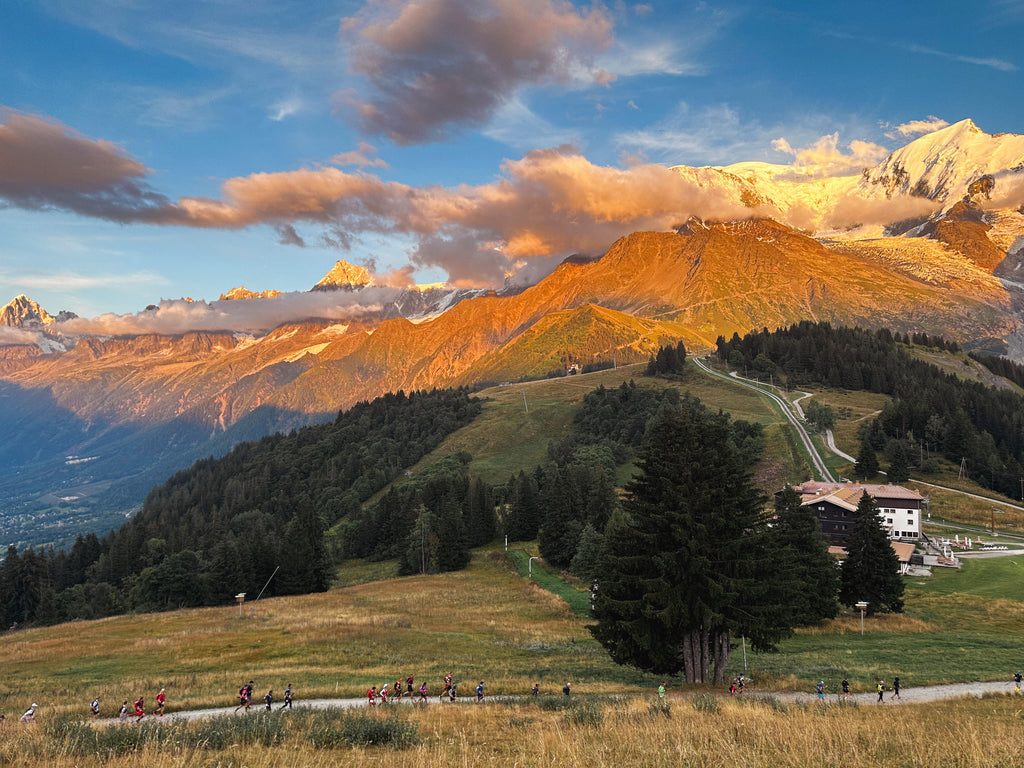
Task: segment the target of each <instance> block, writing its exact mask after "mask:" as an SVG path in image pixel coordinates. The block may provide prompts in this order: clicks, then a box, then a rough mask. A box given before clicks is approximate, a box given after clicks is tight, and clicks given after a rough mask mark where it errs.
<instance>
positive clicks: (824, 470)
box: [693, 357, 836, 483]
mask: <svg viewBox="0 0 1024 768" xmlns="http://www.w3.org/2000/svg"><path fill="white" fill-rule="evenodd" d="M693 362H694V364H695V365H696V366H697V367H698V368H700V369H701V370H702V371H704V373H706V374H707V375H708V376H714V377H715V378H718V379H723V380H725V381H729V382H732V383H733V384H736V385H737V386H740V387H746V388H747V389H752V390H754V391H755V392H757V393H759V394H762V395H764V396H765V397H767V398H769V399H770V400H772V401H773V402H774V403H775V404H776V405H778V406H779V408H780V409H781V410H782V413H783V415H784V416H785V417H786V420H787V421H789V423H790V424H792V425H793V429H795V430H796V434H797V436H798V437H799V438H800V442H801V443H803V446H804V449H805V450H806V451H807V453H808V455H809V456H810V457H811V463H812V464H814V469H815V471H816V472H817V473H818V475H819V476H820V477H821V479H822V480H824V481H825V482H828V483H834V482H835V480H836V479H835V477H833V476H832V473H831V472H830V471H829V469H828V466H826V464H825V460H824V459H823V458H822V457H821V454H820V453H819V452H818V449H817V447H816V446H815V445H814V441H813V440H811V436H810V435H809V434H807V430H806V429H804V425H803V424H802V423H801V422H800V420H799V419H798V418H797V416H796V414H795V413H793V407H792V406H791V404H790V403H789V401H787V400H786V399H785V398H784V397H781V396H780V395H777V394H775V393H774V392H772V391H770V390H768V389H767V388H765V387H764V386H762V385H759V384H755V383H754V382H751V381H747V380H746V379H742V378H740V377H739V376H738V375H737V374H735V373H733V374H731V375H729V376H726V375H725V374H724V373H719V372H718V371H716V370H714V369H712V368H711V366H709V365H708V364H707V363H705V362H704V360H703V359H701V358H699V357H695V358H693ZM801 399H803V398H801Z"/></svg>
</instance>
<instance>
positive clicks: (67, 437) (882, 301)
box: [0, 123, 1024, 508]
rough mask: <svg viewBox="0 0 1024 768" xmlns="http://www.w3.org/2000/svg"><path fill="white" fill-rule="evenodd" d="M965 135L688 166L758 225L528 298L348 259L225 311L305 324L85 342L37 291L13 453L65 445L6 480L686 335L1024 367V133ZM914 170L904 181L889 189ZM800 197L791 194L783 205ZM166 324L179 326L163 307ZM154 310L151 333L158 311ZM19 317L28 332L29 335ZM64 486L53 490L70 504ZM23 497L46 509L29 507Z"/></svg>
mask: <svg viewBox="0 0 1024 768" xmlns="http://www.w3.org/2000/svg"><path fill="white" fill-rule="evenodd" d="M944 130H946V134H944V135H940V136H939V137H938V138H936V137H935V136H934V135H933V136H932V137H931V139H929V140H928V141H922V140H921V139H919V140H917V141H916V142H911V143H910V144H908V145H907V146H908V147H910V148H912V151H911V150H907V151H906V152H904V153H903V154H899V153H898V152H894V153H892V154H890V156H889V157H888V158H887V159H886V160H885V161H883V162H882V163H880V164H879V165H878V166H877V168H876V170H878V169H880V170H878V172H877V174H876V175H875V177H874V178H875V180H874V181H873V180H871V179H870V178H869V176H871V174H870V173H863V174H860V175H859V176H857V175H852V176H846V177H841V178H840V181H836V180H835V179H832V180H827V179H825V180H822V179H818V178H815V177H814V176H813V174H812V173H810V171H808V172H807V173H805V174H804V176H803V182H802V183H805V184H806V185H808V186H806V188H802V189H801V191H800V192H799V194H796V193H795V192H793V190H794V189H797V187H795V186H793V185H794V184H797V183H798V182H797V181H793V180H792V179H788V178H785V177H786V176H787V174H788V175H789V176H792V175H793V174H794V173H795V171H794V169H793V168H792V167H786V166H768V165H767V164H745V165H737V166H730V167H726V168H724V169H714V168H703V169H682V168H677V172H679V173H682V174H684V175H688V176H690V177H692V178H695V179H699V180H700V182H701V183H703V184H705V185H707V186H716V185H725V188H727V189H730V190H732V193H734V194H735V195H738V196H739V197H740V198H744V197H745V199H746V201H747V203H749V208H750V210H751V214H752V215H751V217H750V218H748V219H746V220H744V221H735V222H710V221H700V220H697V219H690V220H689V221H686V222H685V223H684V224H682V225H680V226H679V227H678V228H677V229H676V230H675V231H672V232H635V233H631V234H628V235H626V236H624V237H622V238H620V239H618V240H617V241H616V242H614V243H613V244H611V245H610V247H609V248H608V249H607V251H606V252H605V253H604V254H603V255H602V256H601V257H600V258H590V257H582V256H581V257H575V258H572V257H571V258H568V259H566V260H564V261H563V262H562V263H561V264H559V265H558V266H557V267H556V268H555V269H554V270H553V271H552V272H551V273H550V274H548V275H547V276H546V277H544V278H543V279H541V280H540V281H538V282H537V283H535V284H533V285H530V286H527V287H521V286H519V287H514V288H513V287H511V286H506V288H503V289H502V290H490V289H454V288H451V287H447V286H418V287H414V288H406V289H399V288H388V287H386V286H377V285H374V284H373V280H372V276H370V275H369V272H368V270H366V269H365V268H363V267H353V266H352V265H350V264H348V263H347V262H344V261H343V260H338V261H337V262H336V264H335V265H334V267H333V268H332V269H331V270H330V271H329V272H328V273H327V274H326V275H325V277H324V279H323V280H321V281H320V282H319V283H317V286H321V287H320V289H317V290H313V289H311V290H310V291H308V292H305V293H301V294H279V295H277V296H275V297H267V298H258V297H257V296H256V295H249V294H252V293H253V292H245V293H244V294H243V290H244V289H241V288H239V289H235V290H234V291H232V292H229V293H235V292H236V291H237V294H236V295H234V296H231V297H229V296H228V295H227V294H225V295H222V297H221V298H222V299H223V300H224V304H225V305H235V304H237V305H238V306H239V308H238V309H236V308H234V307H233V306H232V307H229V308H228V309H227V310H224V309H222V308H221V306H220V305H219V304H218V305H217V306H216V308H213V307H212V306H211V305H206V306H211V309H210V312H209V313H208V315H209V316H210V317H211V318H213V322H224V321H223V317H224V316H225V315H224V312H234V311H244V312H250V313H251V317H253V318H255V321H258V322H259V321H263V320H262V319H263V318H266V317H280V316H284V315H283V314H282V312H283V310H281V311H280V312H279V311H278V310H276V309H275V310H274V311H273V312H271V311H269V310H270V309H272V308H276V307H285V308H287V307H288V306H289V302H299V303H300V305H301V306H302V307H311V308H312V309H308V310H307V317H306V319H303V320H300V321H294V320H292V321H283V322H276V323H274V324H273V325H272V326H271V327H269V328H252V329H249V330H245V331H240V330H224V329H221V330H194V329H193V330H186V331H183V332H180V333H134V334H133V333H119V334H99V333H89V332H85V331H82V330H81V329H82V328H88V327H89V326H87V325H83V324H82V323H81V322H79V321H74V322H71V321H61V320H60V316H58V317H57V318H53V316H51V315H49V314H48V313H46V311H45V310H43V309H42V307H39V306H38V305H37V304H35V303H34V302H31V300H30V299H28V298H27V297H19V298H21V299H23V301H21V302H19V303H18V304H17V306H16V307H14V308H12V310H11V312H10V316H11V319H10V321H9V322H8V323H7V325H8V329H7V330H6V331H3V327H2V326H0V331H3V333H4V334H6V335H0V384H3V385H4V386H6V387H13V388H15V389H12V390H9V391H10V392H11V393H12V394H11V399H9V400H8V401H7V402H9V403H14V402H18V403H19V404H21V405H20V406H19V407H23V408H27V409H28V411H30V412H31V413H32V414H34V415H33V418H32V420H30V422H29V421H26V422H24V423H22V422H20V421H19V420H18V419H17V418H16V415H15V414H11V418H10V419H9V420H8V423H9V424H10V429H11V430H12V431H11V433H10V437H11V439H13V440H19V439H21V440H24V441H29V440H31V437H32V435H33V434H38V433H39V431H40V430H44V431H45V430H46V429H47V428H48V427H47V424H48V422H47V418H46V414H47V413H48V412H52V413H53V414H54V416H53V419H54V423H53V426H52V427H50V428H52V430H53V435H54V437H53V439H52V440H48V441H47V442H46V446H47V447H46V449H45V451H42V452H40V451H38V450H36V451H33V452H32V453H31V456H29V454H28V452H26V455H25V457H24V458H23V459H21V460H19V459H17V457H16V456H15V455H14V454H12V453H10V452H9V453H8V454H5V455H6V457H7V458H6V460H5V461H6V463H4V464H2V466H4V468H5V469H7V470H8V473H12V472H13V473H17V472H18V471H20V468H21V467H23V466H28V464H29V463H31V465H32V466H33V467H43V466H46V462H50V464H51V465H52V466H53V467H60V469H61V474H60V477H61V478H62V479H61V480H60V483H63V484H65V485H74V484H75V483H78V484H81V483H83V482H90V480H89V478H91V477H92V475H90V471H91V467H97V466H100V464H101V463H102V462H103V461H104V459H103V456H104V450H106V449H105V448H104V446H105V445H107V446H109V445H112V444H111V443H110V442H109V440H108V438H107V437H106V436H108V435H110V436H114V435H116V436H117V439H118V440H119V441H120V442H119V443H118V445H132V446H133V449H132V450H133V451H134V454H135V455H127V454H126V455H123V456H122V453H120V452H119V453H117V455H118V457H119V460H122V461H123V462H124V472H125V476H126V477H128V476H143V475H145V473H146V472H149V471H152V468H153V467H154V466H156V465H157V464H159V466H165V465H166V462H168V461H171V460H172V459H171V457H169V456H168V455H167V452H166V451H163V450H157V447H156V446H155V445H153V446H152V447H151V448H150V449H149V452H147V448H146V439H145V435H153V436H154V442H155V441H163V442H164V443H168V444H174V445H176V446H178V449H179V450H180V452H181V455H183V456H184V455H189V456H191V455H193V454H194V452H195V451H198V450H201V446H202V445H203V444H204V441H210V440H212V439H217V440H218V441H219V442H218V443H217V444H218V445H222V444H223V440H221V438H222V437H223V436H226V435H229V434H231V433H232V430H233V429H235V426H236V425H243V424H248V425H249V426H247V427H246V429H247V430H250V427H252V428H254V429H258V427H254V426H252V425H255V424H263V423H265V424H266V427H267V428H273V429H280V428H283V429H288V428H290V427H291V426H296V425H300V424H302V423H309V422H310V421H311V420H312V421H315V420H321V419H325V418H329V417H330V414H332V413H336V412H337V411H338V410H342V409H346V408H349V407H351V406H352V405H353V404H354V403H356V402H359V401H360V400H365V399H368V398H372V397H375V396H377V395H381V394H384V393H386V392H389V391H396V390H399V389H401V390H405V391H410V390H418V389H430V388H434V387H447V386H459V385H472V384H475V383H476V382H479V381H514V380H517V379H522V378H530V377H539V376H545V375H548V374H550V373H552V372H553V371H555V370H556V369H561V370H565V369H566V368H569V367H575V366H582V365H587V364H593V363H600V362H607V361H610V360H613V359H614V360H617V361H618V362H620V363H627V362H639V361H643V360H646V359H647V358H648V357H649V356H650V355H651V354H652V353H653V352H654V351H655V350H656V349H657V348H658V346H660V345H664V344H675V343H677V342H680V341H681V342H683V343H684V344H685V345H686V346H687V347H688V348H689V349H691V350H693V351H700V350H706V349H710V348H711V347H713V345H714V344H715V341H716V339H717V338H718V337H719V336H723V335H724V336H726V337H729V336H731V334H733V333H739V334H743V333H746V332H748V331H750V330H753V329H758V328H762V327H769V328H774V327H779V326H784V325H788V324H791V323H794V322H797V321H800V320H804V319H813V320H829V321H832V322H835V323H840V324H848V325H861V326H866V327H880V326H886V327H891V328H893V330H899V331H901V332H904V333H907V332H910V333H916V332H923V333H927V334H928V335H929V336H931V335H943V336H946V337H948V338H950V339H951V340H954V341H957V342H959V343H961V344H964V345H970V344H972V343H985V344H986V345H990V344H991V343H992V340H997V343H1002V344H1004V345H1005V346H1006V348H1007V350H1008V351H1009V352H1010V353H1011V354H1012V355H1015V356H1017V357H1018V358H1021V359H1024V334H1022V331H1021V327H1022V324H1024V323H1022V320H1024V278H1022V277H1020V275H1024V237H1022V235H1021V233H1022V232H1024V214H1021V213H1020V212H1019V211H1017V210H1016V209H1012V208H1011V209H994V208H992V207H990V206H991V204H992V201H994V200H996V199H998V198H999V196H1000V195H1004V194H1005V190H1004V187H1006V186H1007V184H1008V183H1009V182H1010V181H1012V180H1013V179H1015V178H1016V177H1017V176H1019V175H1020V174H1021V169H1017V168H1016V167H1013V168H1010V169H1007V171H1006V173H1003V174H1000V173H999V172H995V173H988V172H989V171H991V170H992V163H994V162H995V161H994V160H993V159H992V158H1010V159H1015V158H1016V155H1015V154H1014V153H1015V152H1016V151H1017V150H1016V147H1017V146H1018V144H1019V145H1020V146H1021V147H1024V137H1014V136H1009V138H1007V137H1002V138H1000V137H989V136H988V135H987V134H984V133H983V132H981V131H980V129H977V127H976V126H974V125H973V123H971V124H970V125H966V124H963V123H958V124H955V125H954V126H950V127H949V128H947V129H944ZM953 136H965V137H967V138H966V139H965V141H966V142H967V144H969V145H970V147H975V148H977V147H981V149H976V154H978V157H976V158H975V160H973V161H971V162H970V163H969V162H967V161H965V160H963V159H962V158H961V159H960V160H959V163H960V166H963V167H962V168H960V170H958V171H956V172H952V171H951V170H950V169H949V168H948V167H947V166H946V165H942V163H940V162H939V159H940V157H941V155H942V148H943V147H946V145H947V144H948V142H949V141H951V138H950V137H953ZM924 138H927V137H924ZM996 139H998V141H996ZM1018 139H1019V140H1020V141H1018ZM993 147H995V149H993ZM904 149H907V148H904ZM979 153H980V154H979ZM1022 163H1024V161H1022ZM960 166H958V167H960ZM968 166H969V167H968ZM786 168H788V170H783V169H786ZM896 168H902V169H903V175H900V174H896V172H895V170H894V169H896ZM908 168H909V170H908ZM1022 168H1024V165H1022ZM730 169H731V170H730ZM885 169H888V170H885ZM887 174H888V175H887ZM896 176H900V178H899V179H898V180H897V183H893V184H891V185H890V184H889V181H883V179H889V180H890V181H891V180H892V179H894V178H895V177H896ZM904 176H905V178H904ZM988 176H991V177H992V181H991V182H989V181H988V180H987V178H988ZM922 179H925V180H929V181H928V184H929V193H930V194H931V195H932V197H933V198H935V200H934V201H931V199H930V198H925V197H922V198H921V199H926V200H928V201H929V204H931V202H936V203H937V204H941V209H940V210H939V211H938V213H934V214H932V215H930V216H928V217H926V218H924V219H923V220H917V221H915V222H911V223H908V224H907V225H906V226H905V227H904V228H903V231H902V233H901V234H900V235H898V236H895V235H893V234H890V235H889V236H883V235H884V233H883V232H882V231H881V229H880V228H879V227H874V228H871V227H863V226H861V227H858V228H854V229H851V230H846V231H843V232H826V233H824V234H822V233H818V234H817V236H816V237H815V236H812V234H813V233H812V232H811V231H809V230H806V229H802V228H797V227H794V226H792V225H788V224H785V223H782V222H780V221H778V220H775V219H773V218H768V217H765V216H763V215H759V214H763V213H764V212H765V211H766V210H768V209H770V208H772V207H773V206H774V207H775V208H776V209H778V210H783V212H784V209H785V208H786V205H790V206H791V207H792V206H793V205H796V204H797V203H800V202H801V201H803V203H804V204H806V203H807V201H808V200H811V201H812V202H813V201H814V200H818V202H819V203H821V205H822V206H826V207H827V206H830V205H834V204H835V203H836V202H837V201H838V200H839V197H840V196H841V195H844V194H847V192H844V191H843V190H844V189H848V188H853V187H856V186H858V185H866V188H868V189H869V190H870V191H871V194H872V195H874V196H875V198H877V199H881V200H885V199H888V198H886V195H889V196H890V197H893V196H895V197H898V196H900V195H906V192H905V191H904V188H907V189H910V191H911V192H913V191H914V190H915V189H917V190H918V191H919V192H920V191H921V190H922V189H923V187H920V185H919V184H918V182H920V181H921V180H922ZM766 180H767V181H766ZM786 185H790V186H788V187H787V186H786ZM901 185H902V186H901ZM889 187H891V188H889ZM719 188H722V187H719ZM779 190H781V191H782V192H784V193H785V194H788V195H789V197H788V198H786V197H785V196H784V195H783V196H782V197H778V195H776V197H775V198H773V197H772V195H773V194H776V193H778V191H779ZM787 190H788V191H787ZM779 194H781V193H779ZM815 195H818V198H815V197H814V196H815ZM957 195H961V197H960V198H959V199H954V198H956V197H957ZM963 196H966V197H967V199H966V200H964V199H963ZM910 197H912V198H913V197H914V196H913V195H910ZM939 197H944V199H943V200H939V199H938V198H939ZM914 199H917V198H914ZM787 200H788V202H787ZM780 201H781V202H780ZM947 203H948V204H947ZM822 210H824V208H823V209H822ZM823 215H824V214H823ZM332 276H333V277H332ZM317 286H314V289H316V288H317ZM329 286H330V287H329ZM264 293H266V292H264ZM238 299H244V301H237V300H238ZM300 300H301V302H305V303H301V302H300ZM310 301H313V302H314V303H309V302H310ZM29 302H31V303H29ZM317 302H327V303H317ZM336 303H340V304H339V305H340V306H343V307H347V308H349V309H348V314H347V315H345V316H344V317H343V318H337V317H322V318H320V319H309V318H310V317H315V316H316V315H317V312H320V311H325V310H324V308H328V309H329V308H330V307H333V306H335V304H336ZM13 304H14V302H12V304H9V305H8V306H9V307H11V306H12V305H13ZM242 305H245V308H244V310H243V309H242V308H241V307H242ZM192 306H193V308H194V307H195V306H199V305H198V303H197V304H196V305H192ZM200 308H203V307H202V306H200ZM252 308H255V309H252ZM151 309H153V310H155V313H153V314H154V315H157V316H158V315H159V312H160V308H158V307H153V308H151ZM214 310H215V311H214ZM265 310H266V311H265ZM143 314H144V315H146V316H147V318H146V319H148V315H149V314H150V312H149V311H148V310H147V312H146V313H143ZM205 316H206V315H203V317H205ZM248 316H250V315H243V317H248ZM46 317H49V318H51V320H50V321H49V322H47V321H46V320H45V319H44V318H46ZM15 318H20V320H18V322H21V325H18V326H14V325H12V324H11V323H13V322H15ZM136 325H139V326H141V327H148V326H145V324H143V323H137V324H136ZM72 328H73V329H75V331H76V333H74V334H72V333H70V332H69V329H72ZM2 403H3V401H0V412H2V410H3V407H4V406H3V404H2ZM263 412H266V413H274V414H277V415H276V416H274V418H273V419H271V420H269V421H265V422H264V420H262V417H258V416H254V414H259V413H263ZM58 417H60V418H63V419H65V420H67V419H68V418H73V419H74V420H75V424H76V427H75V429H66V428H62V427H60V428H59V427H58V426H57V424H56V419H57V418H58ZM19 424H21V426H19ZM18 430H22V431H21V432H19V431H18ZM250 431H251V430H250ZM247 434H248V432H247ZM157 435H159V437H156V436H157ZM105 441H106V442H105ZM227 447H230V445H227ZM111 450H113V449H112V448H111ZM118 450H120V449H118ZM86 453H88V455H90V456H97V457H99V458H97V459H96V460H95V462H93V463H92V464H91V465H90V463H85V464H82V465H81V466H80V467H79V466H78V465H72V467H71V469H69V468H68V465H66V464H65V463H64V462H65V460H66V457H67V456H69V455H79V454H83V455H84V454H86ZM19 461H20V462H21V463H19ZM75 467H78V469H75ZM53 476H54V477H57V474H56V473H54V474H53ZM105 482H106V481H105ZM42 490H45V491H47V492H48V493H50V495H51V496H52V495H54V493H55V492H56V490H57V489H53V488H50V489H42ZM12 493H13V491H12ZM46 495H47V494H46V493H42V494H41V495H38V497H39V498H43V497H45V496H46ZM58 495H67V494H58ZM101 495H102V494H101ZM11 498H12V499H14V500H15V502H16V503H18V504H21V503H27V504H29V506H30V507H31V506H32V505H33V504H36V505H37V506H38V505H39V504H41V502H36V501H31V500H26V497H25V495H24V494H22V495H18V496H16V497H14V496H12V497H11ZM98 503H99V502H98ZM33 508H34V507H33Z"/></svg>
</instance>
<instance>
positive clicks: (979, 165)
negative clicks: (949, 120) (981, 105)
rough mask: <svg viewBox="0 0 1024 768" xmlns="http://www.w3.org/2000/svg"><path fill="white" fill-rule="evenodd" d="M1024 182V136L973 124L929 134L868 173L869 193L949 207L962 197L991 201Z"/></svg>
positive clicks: (862, 184) (865, 188) (864, 181)
mask: <svg viewBox="0 0 1024 768" xmlns="http://www.w3.org/2000/svg"><path fill="white" fill-rule="evenodd" d="M1022 181H1024V136H1020V135H1017V134H1012V133H1000V134H995V135H991V134H988V133H985V132H984V131H983V130H981V129H980V128H978V126H976V125H975V124H974V122H973V121H971V120H961V121H960V122H959V123H954V124H953V125H950V126H947V127H946V128H942V129H941V130H938V131H935V132H934V133H929V134H927V135H925V136H922V137H921V138H919V139H917V140H916V141H912V142H910V143H909V144H907V145H906V146H905V147H903V148H902V149H898V150H896V151H895V152H893V153H892V154H891V155H889V157H888V158H886V159H885V161H884V162H882V163H880V164H879V165H877V166H875V167H874V168H872V169H871V170H870V171H869V172H867V173H865V174H864V175H863V177H862V178H861V180H860V181H859V183H858V188H859V189H860V190H861V191H862V192H864V194H865V196H868V195H872V194H873V195H874V196H879V195H884V196H885V197H890V198H891V197H893V196H894V195H911V196H914V197H925V198H928V199H929V200H936V201H938V202H940V203H944V204H946V206H949V205H952V204H953V203H956V202H957V201H958V200H964V199H984V200H992V199H993V198H998V197H999V196H1000V194H1001V193H1002V192H1003V191H1004V190H1005V189H1006V188H1007V187H1009V186H1011V185H1016V184H1019V183H1021V182H1022Z"/></svg>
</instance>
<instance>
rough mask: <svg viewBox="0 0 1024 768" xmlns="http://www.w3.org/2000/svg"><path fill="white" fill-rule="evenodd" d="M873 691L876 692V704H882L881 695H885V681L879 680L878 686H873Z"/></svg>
mask: <svg viewBox="0 0 1024 768" xmlns="http://www.w3.org/2000/svg"><path fill="white" fill-rule="evenodd" d="M875 690H876V691H878V703H879V704H881V703H882V695H883V694H884V693H885V680H879V681H878V685H876V686H875Z"/></svg>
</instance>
